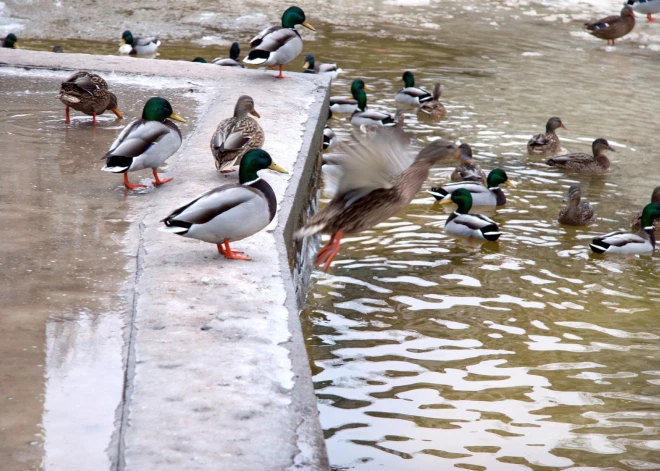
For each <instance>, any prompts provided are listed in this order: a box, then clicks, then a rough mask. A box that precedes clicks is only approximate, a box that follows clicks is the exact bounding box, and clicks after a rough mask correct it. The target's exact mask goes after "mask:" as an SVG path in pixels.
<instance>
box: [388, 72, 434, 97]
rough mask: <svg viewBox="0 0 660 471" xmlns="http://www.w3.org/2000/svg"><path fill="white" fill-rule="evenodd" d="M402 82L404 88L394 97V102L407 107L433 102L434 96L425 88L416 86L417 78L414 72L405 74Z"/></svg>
mask: <svg viewBox="0 0 660 471" xmlns="http://www.w3.org/2000/svg"><path fill="white" fill-rule="evenodd" d="M402 80H403V85H404V87H403V88H402V89H401V90H399V91H398V92H397V94H396V95H395V96H394V101H396V102H398V103H405V104H406V105H411V106H419V105H421V104H423V103H426V102H427V101H431V100H433V95H431V94H430V93H429V92H427V91H426V90H424V89H423V88H419V87H416V86H415V76H414V75H413V73H412V72H410V71H406V72H404V73H403V77H402Z"/></svg>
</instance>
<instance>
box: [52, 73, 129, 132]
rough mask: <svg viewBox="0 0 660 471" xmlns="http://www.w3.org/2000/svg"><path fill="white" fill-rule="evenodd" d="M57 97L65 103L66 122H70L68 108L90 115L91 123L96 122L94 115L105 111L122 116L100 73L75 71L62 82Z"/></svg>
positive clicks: (114, 96)
mask: <svg viewBox="0 0 660 471" xmlns="http://www.w3.org/2000/svg"><path fill="white" fill-rule="evenodd" d="M58 98H59V99H60V101H61V102H62V103H64V104H65V105H66V119H65V121H64V122H65V123H66V124H70V123H71V117H70V116H69V108H73V109H74V110H76V111H80V112H81V113H85V114H86V115H90V116H92V124H96V115H99V114H103V112H105V111H112V112H113V113H114V114H115V115H116V116H117V118H119V119H123V118H124V117H123V116H122V114H121V113H120V112H119V108H118V107H117V96H116V95H115V94H114V93H112V92H109V91H108V84H107V83H106V81H105V80H103V78H102V77H101V76H100V75H96V74H90V73H89V72H86V71H80V72H76V73H75V74H73V75H71V76H70V77H69V78H67V79H66V80H65V81H64V82H62V85H61V87H60V94H59V95H58Z"/></svg>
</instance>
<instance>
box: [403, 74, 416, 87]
mask: <svg viewBox="0 0 660 471" xmlns="http://www.w3.org/2000/svg"><path fill="white" fill-rule="evenodd" d="M401 80H403V85H404V87H406V88H408V87H414V86H415V76H414V75H413V73H412V72H410V71H406V72H404V73H403V76H402V77H401Z"/></svg>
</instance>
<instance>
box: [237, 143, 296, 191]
mask: <svg viewBox="0 0 660 471" xmlns="http://www.w3.org/2000/svg"><path fill="white" fill-rule="evenodd" d="M266 169H268V170H274V171H275V172H280V173H289V172H287V171H286V170H285V169H284V168H282V167H280V166H279V165H277V164H276V163H275V162H273V159H272V158H271V156H270V154H269V153H268V152H266V151H265V150H263V149H252V150H250V151H248V152H247V153H246V154H245V155H244V156H243V158H242V159H241V164H240V167H239V169H238V180H239V182H240V183H241V185H243V184H245V183H251V182H253V181H255V180H258V179H259V175H257V173H258V172H259V171H260V170H266Z"/></svg>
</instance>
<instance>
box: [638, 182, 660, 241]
mask: <svg viewBox="0 0 660 471" xmlns="http://www.w3.org/2000/svg"><path fill="white" fill-rule="evenodd" d="M651 203H660V186H656V187H655V189H654V190H653V194H652V195H651ZM631 228H632V231H633V232H639V230H640V229H641V228H642V212H641V211H640V212H639V213H637V215H636V216H635V217H634V218H633V220H632V223H631ZM653 228H654V229H655V233H656V235H660V219H655V220H654V221H653Z"/></svg>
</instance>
